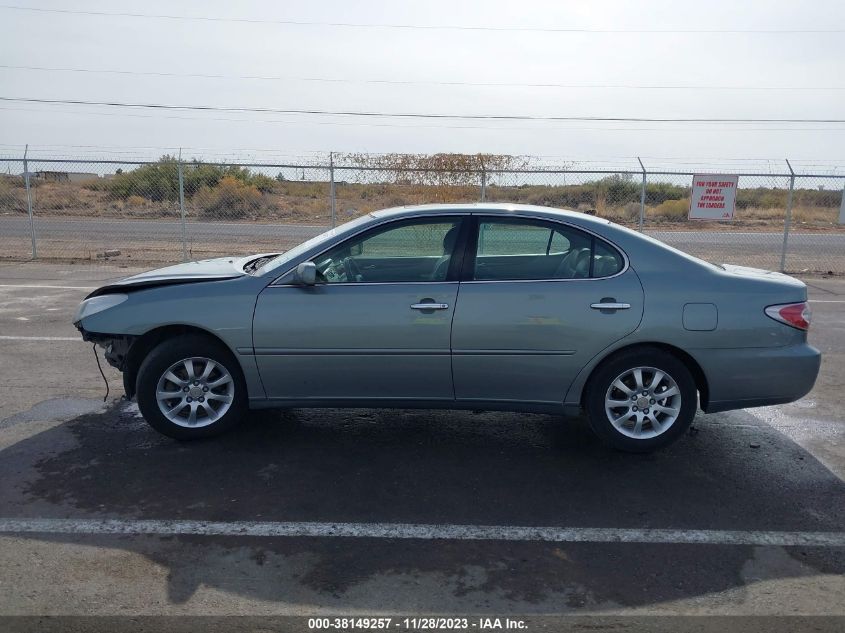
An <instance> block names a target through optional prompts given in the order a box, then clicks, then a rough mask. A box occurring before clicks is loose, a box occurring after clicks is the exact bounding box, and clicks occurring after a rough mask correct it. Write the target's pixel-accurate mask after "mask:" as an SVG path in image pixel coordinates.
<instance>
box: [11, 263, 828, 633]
mask: <svg viewBox="0 0 845 633" xmlns="http://www.w3.org/2000/svg"><path fill="white" fill-rule="evenodd" d="M132 272H135V269H133V268H110V267H85V266H78V265H63V264H52V265H51V264H36V263H21V264H2V265H0V345H2V347H0V349H2V350H3V352H2V363H0V385H3V389H0V481H2V482H3V485H2V486H0V613H2V614H6V615H21V616H26V615H45V614H54V615H71V614H77V615H113V616H130V615H131V616H138V615H148V616H152V615H196V614H204V615H212V616H222V615H231V614H251V615H273V614H288V615H300V616H303V615H305V616H313V615H337V614H340V615H350V614H358V615H373V616H375V615H397V614H419V613H429V614H430V613H439V614H458V615H460V614H463V615H469V614H472V615H473V617H476V616H483V615H513V616H516V615H519V616H524V617H536V616H543V615H550V614H557V615H560V614H566V615H568V616H579V617H580V616H587V615H598V616H601V617H602V618H605V620H603V621H604V622H608V623H610V624H608V625H607V628H612V629H614V630H618V629H620V628H622V629H623V630H627V627H630V625H631V623H632V622H635V621H636V620H632V619H631V618H633V617H634V616H642V617H644V616H653V615H661V616H666V615H673V616H700V615H714V614H721V615H735V616H738V615H742V616H754V617H756V618H762V619H757V620H753V619H749V620H747V621H746V622H748V627H747V628H748V630H783V629H778V627H779V626H781V624H782V622H781V621H775V620H766V619H765V617H772V616H793V617H794V616H845V575H844V574H845V483H843V477H845V420H843V415H842V412H841V399H840V393H841V389H842V381H843V376H845V281H843V280H842V279H836V278H828V279H825V278H807V279H806V281H807V282H808V284H810V287H809V292H810V298H811V301H812V307H813V311H814V324H813V331H812V335H811V340H812V341H813V343H814V344H815V345H817V346H818V347H820V348H821V349H822V351H823V353H824V360H823V366H822V373H821V375H820V377H819V380H818V382H817V385H816V388H815V389H814V390H813V392H811V393H810V394H809V395H808V396H807V397H806V398H804V399H802V400H801V401H799V402H797V403H793V404H790V405H785V406H781V407H767V408H763V409H749V410H743V411H735V412H727V413H721V414H714V415H703V414H699V416H698V417H697V418H696V421H695V423H694V430H693V432H691V433H690V434H688V435H687V436H685V437H683V438H682V439H681V440H680V441H679V442H678V443H676V444H674V445H673V446H671V447H670V448H668V449H666V450H664V451H661V452H659V453H655V454H652V455H627V454H622V453H617V452H614V451H610V450H608V449H606V448H604V447H603V446H602V445H600V444H599V443H598V442H597V441H596V440H595V439H594V438H593V437H592V436H591V434H590V433H589V431H588V430H587V428H586V425H585V422H584V420H581V419H574V420H573V419H570V420H566V419H564V418H561V417H557V416H541V415H524V414H514V413H473V412H466V411H436V412H430V411H404V410H382V411H379V410H365V409H360V410H306V409H297V410H291V411H285V412H265V413H261V414H255V415H252V416H251V417H250V418H249V419H248V420H247V421H246V423H245V424H244V425H243V426H242V427H241V428H239V429H238V430H237V431H235V432H233V433H231V434H228V435H226V436H223V437H220V438H216V439H213V440H210V441H203V442H194V443H187V444H183V443H179V442H175V441H173V440H170V439H168V438H165V437H162V436H160V435H158V434H156V433H155V432H154V431H152V430H151V429H150V428H149V427H148V426H147V425H146V423H145V422H144V421H143V420H142V419H141V418H140V416H139V415H138V412H137V407H136V406H135V405H134V404H132V403H126V402H123V401H121V400H120V399H119V398H118V396H119V394H120V380H119V375H118V373H117V372H116V371H114V370H112V369H111V368H110V367H104V370H105V372H106V376H107V378H108V381H109V385H110V388H111V392H110V395H109V397H108V398H107V399H106V402H105V403H104V402H103V395H104V392H105V387H104V384H103V380H102V378H101V377H100V375H99V372H98V370H97V366H96V364H95V362H94V358H93V352H92V350H91V348H90V346H88V345H87V344H85V343H82V342H81V340H79V338H78V334H77V333H76V331H75V330H74V328H73V327H72V325H71V324H70V315H71V314H72V311H73V309H74V307H75V304H76V303H77V302H78V301H79V299H80V298H81V297H83V296H84V295H85V294H87V293H88V292H89V291H90V289H93V288H94V287H96V286H98V285H101V284H103V283H105V282H106V281H107V280H109V279H111V278H115V277H120V276H125V275H127V274H131V273H132ZM613 618H622V619H621V620H614V619H613ZM22 622H24V625H25V624H26V622H29V623H30V624H31V623H32V621H22ZM103 622H105V623H108V621H103ZM133 622H134V620H133ZM578 622H579V626H580V624H581V623H583V625H584V626H592V625H594V624H595V621H592V620H591V621H583V622H582V621H580V620H579V621H578ZM664 622H665V621H664ZM701 622H705V621H703V620H702V621H701ZM707 622H709V621H707ZM778 622H780V624H779V623H778ZM841 623H842V620H841V619H838V620H821V619H814V620H812V621H811V622H810V624H807V623H806V622H805V621H803V620H801V621H796V620H793V621H791V624H790V630H801V627H802V626H805V625H806V626H812V627H815V628H816V629H818V630H834V629H832V628H826V627H831V626H833V627H835V626H839V625H840V624H841ZM229 625H230V627H231V622H229ZM33 626H34V625H33ZM103 626H105V624H104V625H103ZM550 626H551V625H550ZM660 626H663V625H662V624H659V623H658V622H657V621H654V622H652V623H651V626H650V628H654V629H655V630H657V629H658V628H659V627H660ZM708 626H709V625H708ZM714 626H715V628H713V629H712V630H716V629H719V630H725V628H726V625H724V624H721V625H718V623H716V624H714ZM701 627H703V628H700V630H710V629H707V628H706V627H705V624H701ZM22 630H23V629H22ZM33 630H34V629H33ZM209 630H211V629H209ZM543 630H554V629H553V628H549V629H543Z"/></svg>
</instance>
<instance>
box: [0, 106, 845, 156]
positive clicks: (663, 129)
mask: <svg viewBox="0 0 845 633" xmlns="http://www.w3.org/2000/svg"><path fill="white" fill-rule="evenodd" d="M0 110H12V111H17V112H54V110H40V109H35V108H15V107H7V106H0ZM59 112H60V113H61V114H73V115H83V116H113V117H131V118H138V119H155V120H159V119H175V120H181V121H225V122H236V123H272V124H281V125H296V126H303V125H316V126H324V125H331V126H336V127H371V128H400V129H406V130H407V129H431V130H495V131H497V132H498V131H520V132H522V131H525V132H549V131H562V132H584V131H592V132H684V133H687V132H709V133H712V132H719V131H721V132H845V128H842V127H838V128H836V127H832V128H826V127H784V128H780V127H771V126H766V127H740V126H736V125H734V126H728V127H715V126H710V125H707V126H703V127H699V126H696V127H685V128H684V127H669V128H667V127H610V128H608V127H581V126H578V127H573V126H566V127H559V126H551V127H543V128H538V127H530V126H520V127H516V126H500V125H496V126H492V127H491V126H489V125H482V124H479V125H443V124H442V123H437V124H435V123H423V124H421V125H414V124H399V123H376V122H374V121H373V120H372V119H369V120H367V121H366V122H354V123H353V122H341V121H308V120H306V121H301V120H300V121H296V120H293V119H242V118H233V117H219V116H217V117H215V116H210V117H196V116H178V115H172V114H161V115H154V114H139V113H137V112H102V111H100V112H98V111H94V110H59ZM174 149H176V148H174Z"/></svg>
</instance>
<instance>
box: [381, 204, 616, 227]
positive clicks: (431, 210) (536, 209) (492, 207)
mask: <svg viewBox="0 0 845 633" xmlns="http://www.w3.org/2000/svg"><path fill="white" fill-rule="evenodd" d="M455 212H460V213H485V214H490V215H504V216H508V215H513V216H523V215H532V216H537V217H547V218H551V219H558V220H576V221H578V222H586V223H588V224H597V225H607V224H610V222H609V220H606V219H604V218H597V217H595V216H592V215H588V214H586V213H580V212H578V211H572V210H570V209H556V208H552V207H541V206H539V205H534V204H510V203H497V202H473V203H446V204H417V205H408V206H403V207H392V208H390V209H382V210H380V211H373V212H372V213H370V216H372V217H374V218H378V219H386V218H402V217H414V216H417V215H420V214H424V215H440V214H444V215H448V214H450V213H455Z"/></svg>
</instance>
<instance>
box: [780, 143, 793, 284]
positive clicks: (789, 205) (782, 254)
mask: <svg viewBox="0 0 845 633" xmlns="http://www.w3.org/2000/svg"><path fill="white" fill-rule="evenodd" d="M784 160H786V166H787V167H789V173H790V176H789V196H788V197H787V199H786V217H785V218H784V220H783V249H782V250H781V252H780V272H782V273H783V272H786V248H787V244H788V242H789V226H790V225H791V224H792V193H793V192H794V191H795V172H794V171H793V169H792V165H790V164H789V160H788V159H784Z"/></svg>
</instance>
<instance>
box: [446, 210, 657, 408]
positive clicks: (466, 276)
mask: <svg viewBox="0 0 845 633" xmlns="http://www.w3.org/2000/svg"><path fill="white" fill-rule="evenodd" d="M473 218H474V221H473V228H472V233H471V236H472V237H471V239H470V241H469V244H468V246H467V249H468V252H467V258H466V261H465V264H464V272H463V281H462V282H461V289H460V296H459V299H458V308H457V311H456V312H455V318H454V321H453V325H452V370H453V374H454V382H455V397H456V398H457V399H458V400H464V401H474V400H478V401H499V402H535V403H560V402H563V399H564V397H565V395H566V392H567V389H568V387H569V385H570V384H571V382H572V381H573V379H574V378H575V376H576V375H577V374H578V372H579V371H580V369H581V368H582V367H583V366H584V365H585V364H586V363H587V362H588V361H589V360H590V359H591V358H593V357H594V356H595V355H596V354H598V353H599V352H600V351H601V350H602V349H604V348H605V347H607V346H608V345H610V344H611V343H613V342H614V341H616V340H618V339H620V338H622V337H624V336H625V335H627V334H629V333H630V332H632V331H633V330H634V329H636V327H637V325H638V324H639V322H640V319H641V317H642V312H643V291H642V286H641V285H640V283H639V279H638V278H637V276H636V274H635V273H634V272H633V271H632V270H630V269H629V268H627V264H626V259H625V257H624V255H623V254H622V253H621V252H620V251H619V250H618V249H616V248H615V247H614V246H612V245H611V244H609V243H607V242H605V241H604V240H602V239H600V238H598V237H597V236H594V235H592V234H590V233H587V232H585V231H582V230H580V229H577V228H575V227H573V226H569V225H566V224H563V223H557V222H550V221H542V220H536V219H530V218H525V219H521V218H514V217H507V218H505V217H497V216H473ZM473 238H474V239H473ZM613 304H616V305H615V307H612V305H613Z"/></svg>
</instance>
